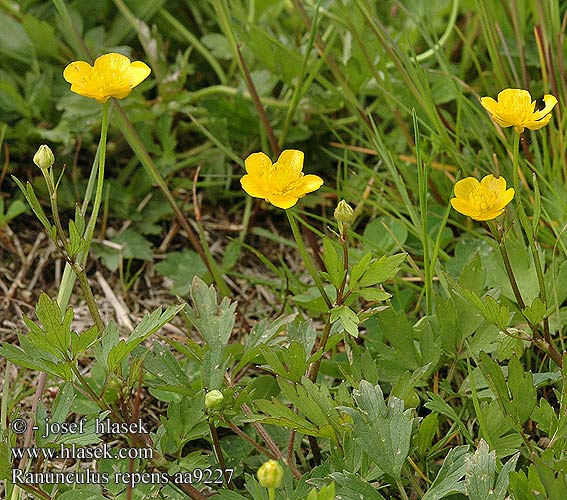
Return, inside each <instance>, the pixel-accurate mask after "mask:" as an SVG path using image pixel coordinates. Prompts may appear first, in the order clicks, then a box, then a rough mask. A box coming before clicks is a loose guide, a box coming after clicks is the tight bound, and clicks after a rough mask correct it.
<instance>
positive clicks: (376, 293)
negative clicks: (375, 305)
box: [355, 288, 392, 302]
mask: <svg viewBox="0 0 567 500" xmlns="http://www.w3.org/2000/svg"><path fill="white" fill-rule="evenodd" d="M355 293H357V294H358V295H360V296H361V297H362V298H363V299H364V300H367V301H369V302H382V301H383V300H387V299H389V298H390V297H391V296H392V294H391V293H388V292H385V291H384V290H380V289H379V288H361V289H360V290H358V291H357V292H355Z"/></svg>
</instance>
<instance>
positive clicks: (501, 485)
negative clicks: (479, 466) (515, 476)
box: [494, 452, 520, 499]
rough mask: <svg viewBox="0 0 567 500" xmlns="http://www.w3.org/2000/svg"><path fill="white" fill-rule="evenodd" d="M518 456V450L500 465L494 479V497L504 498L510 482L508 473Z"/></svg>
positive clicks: (513, 467) (513, 466) (514, 465)
mask: <svg viewBox="0 0 567 500" xmlns="http://www.w3.org/2000/svg"><path fill="white" fill-rule="evenodd" d="M519 456H520V453H519V452H518V453H516V454H515V455H514V456H513V457H512V458H511V459H510V460H508V461H507V462H506V463H505V464H504V465H503V466H502V469H501V470H500V473H499V474H498V479H497V480H496V486H494V498H495V499H504V498H506V492H507V491H508V485H509V484H510V473H511V472H512V471H513V470H514V469H515V467H516V462H517V461H518V458H519Z"/></svg>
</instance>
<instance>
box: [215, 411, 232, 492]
mask: <svg viewBox="0 0 567 500" xmlns="http://www.w3.org/2000/svg"><path fill="white" fill-rule="evenodd" d="M209 431H210V433H211V439H212V440H213V447H214V449H215V454H216V456H217V460H218V461H219V465H220V468H221V470H222V474H223V476H224V481H225V483H226V485H227V487H228V488H229V489H231V490H232V489H234V487H233V485H232V483H231V482H230V476H229V474H228V470H227V467H226V461H225V459H224V454H223V452H222V448H221V445H220V441H219V435H218V434H217V428H216V427H215V424H214V423H213V420H212V418H209Z"/></svg>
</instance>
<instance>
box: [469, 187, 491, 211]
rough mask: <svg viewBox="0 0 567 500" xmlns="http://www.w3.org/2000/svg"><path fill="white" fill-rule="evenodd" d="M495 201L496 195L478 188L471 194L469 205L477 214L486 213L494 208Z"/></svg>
mask: <svg viewBox="0 0 567 500" xmlns="http://www.w3.org/2000/svg"><path fill="white" fill-rule="evenodd" d="M495 200H496V195H495V194H494V193H493V192H492V191H489V190H488V189H486V188H484V187H483V186H479V187H478V188H477V189H475V190H474V191H473V192H472V193H471V198H470V201H471V203H472V204H473V206H474V207H475V209H476V210H478V211H479V212H486V211H488V210H491V209H492V207H493V206H494V202H495Z"/></svg>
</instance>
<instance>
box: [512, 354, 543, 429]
mask: <svg viewBox="0 0 567 500" xmlns="http://www.w3.org/2000/svg"><path fill="white" fill-rule="evenodd" d="M508 387H509V388H510V393H511V395H512V398H511V400H510V404H509V407H508V414H509V415H511V416H512V418H514V421H515V422H517V423H519V424H520V425H523V424H524V423H525V422H526V421H527V420H528V419H529V418H530V416H531V414H532V412H533V410H534V408H535V406H536V403H537V394H536V388H535V386H534V383H533V377H532V374H531V373H525V372H524V369H523V367H522V364H521V363H520V361H519V360H518V358H517V357H516V356H515V355H514V356H512V358H511V359H510V363H509V364H508Z"/></svg>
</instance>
